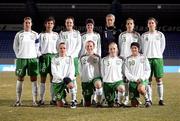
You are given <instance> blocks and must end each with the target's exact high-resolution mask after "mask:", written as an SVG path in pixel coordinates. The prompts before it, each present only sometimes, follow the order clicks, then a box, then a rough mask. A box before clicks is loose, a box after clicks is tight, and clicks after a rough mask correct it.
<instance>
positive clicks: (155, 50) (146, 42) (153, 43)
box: [141, 31, 165, 58]
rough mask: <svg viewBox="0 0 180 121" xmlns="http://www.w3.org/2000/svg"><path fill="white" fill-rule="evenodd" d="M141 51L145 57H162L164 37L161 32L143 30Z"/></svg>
mask: <svg viewBox="0 0 180 121" xmlns="http://www.w3.org/2000/svg"><path fill="white" fill-rule="evenodd" d="M141 46H142V53H143V55H144V56H146V57H147V58H163V52H164V49H165V37H164V34H163V33H162V32H159V31H155V32H153V33H152V32H145V33H144V34H142V36H141Z"/></svg>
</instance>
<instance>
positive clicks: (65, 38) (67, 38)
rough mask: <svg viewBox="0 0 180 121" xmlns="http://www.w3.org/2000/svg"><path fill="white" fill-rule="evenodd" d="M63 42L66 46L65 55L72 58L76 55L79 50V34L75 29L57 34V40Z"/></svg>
mask: <svg viewBox="0 0 180 121" xmlns="http://www.w3.org/2000/svg"><path fill="white" fill-rule="evenodd" d="M60 42H65V44H66V48H67V56H71V57H72V58H75V57H78V56H79V52H80V50H81V35H80V32H79V31H77V30H73V31H61V32H60V34H59V41H58V44H59V43H60Z"/></svg>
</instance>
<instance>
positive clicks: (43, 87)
mask: <svg viewBox="0 0 180 121" xmlns="http://www.w3.org/2000/svg"><path fill="white" fill-rule="evenodd" d="M45 89H46V85H45V83H41V84H40V100H41V101H44V94H45Z"/></svg>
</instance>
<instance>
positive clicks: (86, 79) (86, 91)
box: [79, 40, 103, 107]
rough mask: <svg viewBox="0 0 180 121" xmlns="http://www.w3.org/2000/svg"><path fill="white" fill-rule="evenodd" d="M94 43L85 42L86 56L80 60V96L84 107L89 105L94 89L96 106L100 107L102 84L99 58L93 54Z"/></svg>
mask: <svg viewBox="0 0 180 121" xmlns="http://www.w3.org/2000/svg"><path fill="white" fill-rule="evenodd" d="M94 48H95V43H94V42H93V41H91V40H90V41H87V42H86V45H85V49H86V54H84V55H82V56H81V58H80V65H79V66H80V77H81V81H82V94H83V97H84V106H86V107H89V106H90V105H91V96H92V95H93V92H94V89H95V92H96V95H97V100H96V101H97V102H96V106H97V107H100V106H101V98H102V93H103V89H102V82H101V74H100V56H99V55H96V54H95V53H94Z"/></svg>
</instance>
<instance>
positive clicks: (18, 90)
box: [16, 80, 23, 102]
mask: <svg viewBox="0 0 180 121" xmlns="http://www.w3.org/2000/svg"><path fill="white" fill-rule="evenodd" d="M22 89H23V81H19V80H17V82H16V102H21V94H22Z"/></svg>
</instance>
